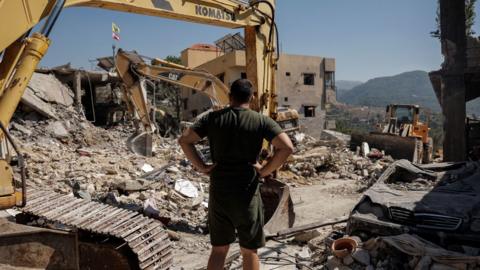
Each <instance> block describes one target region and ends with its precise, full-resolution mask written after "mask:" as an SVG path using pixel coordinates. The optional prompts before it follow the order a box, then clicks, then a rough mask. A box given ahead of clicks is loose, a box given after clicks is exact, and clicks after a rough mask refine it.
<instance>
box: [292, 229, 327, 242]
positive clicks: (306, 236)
mask: <svg viewBox="0 0 480 270" xmlns="http://www.w3.org/2000/svg"><path fill="white" fill-rule="evenodd" d="M320 235H321V233H320V232H319V231H318V230H311V231H306V232H303V233H300V234H297V235H295V237H294V240H295V241H297V242H299V243H306V242H308V241H310V240H312V239H313V238H315V237H318V236H320Z"/></svg>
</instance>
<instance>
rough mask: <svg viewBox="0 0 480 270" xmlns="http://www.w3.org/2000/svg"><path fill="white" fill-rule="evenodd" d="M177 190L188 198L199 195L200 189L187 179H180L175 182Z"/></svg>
mask: <svg viewBox="0 0 480 270" xmlns="http://www.w3.org/2000/svg"><path fill="white" fill-rule="evenodd" d="M175 190H176V191H178V192H180V194H182V195H184V196H186V197H188V198H196V197H198V189H197V188H196V187H195V186H194V185H193V184H192V182H190V181H188V180H185V179H179V180H177V181H176V182H175ZM199 204H200V203H199Z"/></svg>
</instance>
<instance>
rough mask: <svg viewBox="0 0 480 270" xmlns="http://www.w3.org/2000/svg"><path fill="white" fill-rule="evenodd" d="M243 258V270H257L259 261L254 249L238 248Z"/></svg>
mask: <svg viewBox="0 0 480 270" xmlns="http://www.w3.org/2000/svg"><path fill="white" fill-rule="evenodd" d="M240 250H241V251H242V258H243V270H259V269H260V261H259V259H258V255H257V250H256V249H247V248H240Z"/></svg>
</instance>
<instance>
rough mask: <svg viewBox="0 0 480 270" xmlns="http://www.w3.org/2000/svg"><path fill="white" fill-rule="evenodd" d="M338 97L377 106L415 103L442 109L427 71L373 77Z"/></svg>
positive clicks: (359, 103)
mask: <svg viewBox="0 0 480 270" xmlns="http://www.w3.org/2000/svg"><path fill="white" fill-rule="evenodd" d="M338 99H339V101H340V102H344V103H347V104H353V105H362V106H377V107H378V106H381V107H383V106H386V105H387V104H390V103H397V104H410V103H413V104H418V105H420V106H423V107H427V108H430V109H432V110H434V111H440V105H439V104H438V102H437V98H436V96H435V93H434V92H433V87H432V84H431V83H430V79H429V78H428V73H427V72H425V71H410V72H405V73H401V74H398V75H395V76H390V77H379V78H375V79H371V80H368V81H367V82H366V83H364V84H361V85H358V86H356V87H354V88H352V89H351V90H350V91H348V92H346V93H344V94H343V95H341V96H340V97H339V98H338Z"/></svg>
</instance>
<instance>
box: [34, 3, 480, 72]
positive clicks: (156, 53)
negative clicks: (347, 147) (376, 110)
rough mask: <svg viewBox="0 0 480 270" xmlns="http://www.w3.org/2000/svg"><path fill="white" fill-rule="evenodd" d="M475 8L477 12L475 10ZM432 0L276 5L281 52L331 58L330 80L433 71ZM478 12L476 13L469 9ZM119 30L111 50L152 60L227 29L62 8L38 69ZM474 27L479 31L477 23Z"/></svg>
mask: <svg viewBox="0 0 480 270" xmlns="http://www.w3.org/2000/svg"><path fill="white" fill-rule="evenodd" d="M477 10H478V8H477ZM435 12H436V0H362V1H359V0H277V24H278V27H279V32H280V43H281V51H282V52H283V53H292V54H305V55H318V56H326V57H334V58H336V60H337V76H336V77H337V80H360V81H366V80H368V79H371V78H374V77H379V76H387V75H394V74H397V73H401V72H404V71H410V70H418V69H419V70H425V71H430V70H434V69H438V68H439V67H440V64H441V62H442V57H441V54H440V45H439V42H438V40H436V39H434V38H431V37H430V36H429V32H430V31H431V30H433V28H434V25H435ZM477 12H478V11H477ZM112 21H113V22H115V23H117V24H118V25H119V26H120V28H121V41H120V42H118V43H117V46H119V47H122V48H124V49H127V50H132V49H135V50H137V51H138V52H139V53H140V54H143V55H148V56H152V57H165V56H167V55H179V54H180V51H181V50H183V49H184V48H186V47H188V46H190V45H191V44H194V43H212V42H213V41H215V40H217V39H218V38H220V37H221V36H223V35H224V34H227V33H235V32H237V31H239V30H235V29H233V30H231V29H225V28H219V27H212V26H205V25H200V24H192V23H186V22H180V21H173V20H167V19H161V18H156V17H148V16H140V15H136V14H128V13H121V12H114V11H108V10H101V9H93V8H68V9H65V10H64V11H63V12H62V14H61V15H60V18H59V20H58V21H57V24H56V25H55V27H54V29H53V32H52V34H51V36H50V37H51V38H52V45H51V47H50V49H49V52H48V54H47V55H46V56H45V58H44V59H43V60H42V62H41V64H40V65H41V66H49V67H51V66H55V65H61V64H65V63H67V62H71V63H72V64H73V66H75V67H83V68H85V69H90V68H91V64H90V62H89V61H88V60H89V59H95V58H96V57H100V56H105V55H111V53H112V49H111V46H112V39H111V22H112ZM475 29H477V33H480V29H478V24H477V25H476V27H475Z"/></svg>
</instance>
